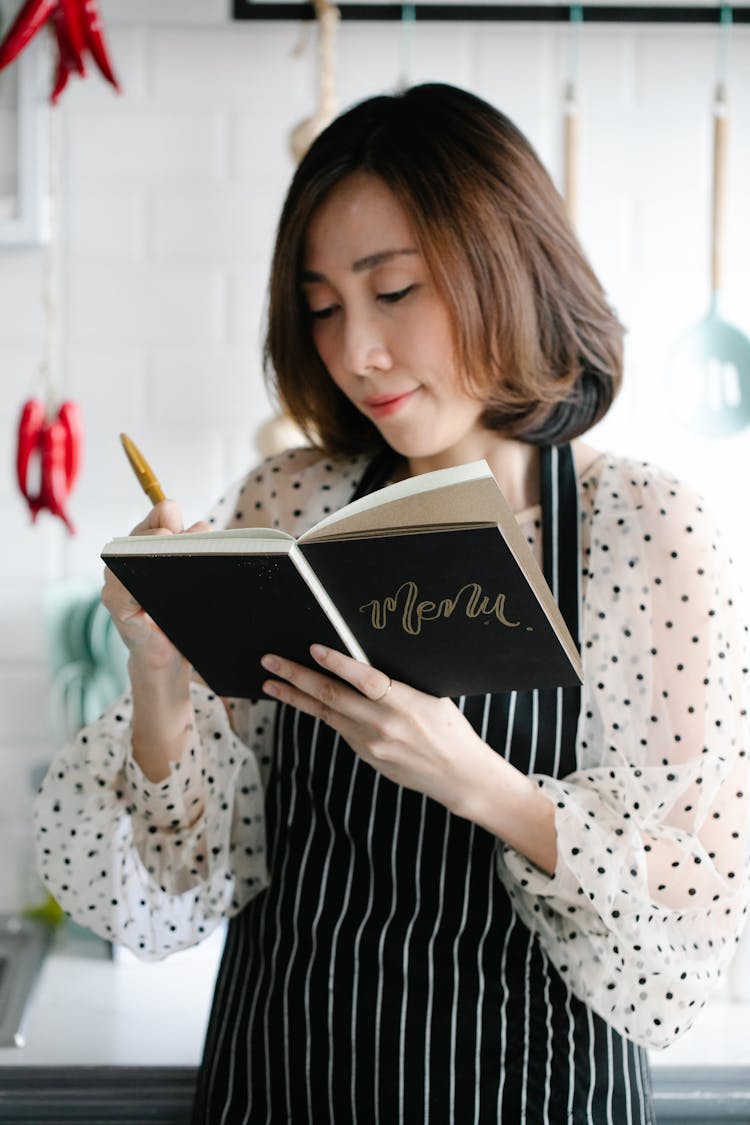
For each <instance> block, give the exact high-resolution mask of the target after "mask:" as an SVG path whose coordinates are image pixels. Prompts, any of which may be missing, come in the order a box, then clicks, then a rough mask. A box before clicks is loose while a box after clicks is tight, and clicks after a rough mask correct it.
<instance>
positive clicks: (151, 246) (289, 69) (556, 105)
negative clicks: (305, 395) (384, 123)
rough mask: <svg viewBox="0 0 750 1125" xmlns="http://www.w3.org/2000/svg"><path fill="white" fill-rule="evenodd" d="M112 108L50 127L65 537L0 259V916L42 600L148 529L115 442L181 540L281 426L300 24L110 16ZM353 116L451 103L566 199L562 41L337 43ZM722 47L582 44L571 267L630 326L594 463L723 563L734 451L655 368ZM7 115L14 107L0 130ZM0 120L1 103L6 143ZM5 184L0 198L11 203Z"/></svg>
mask: <svg viewBox="0 0 750 1125" xmlns="http://www.w3.org/2000/svg"><path fill="white" fill-rule="evenodd" d="M102 7H103V13H104V19H105V24H106V29H107V35H108V38H109V42H110V46H111V53H112V56H113V59H114V62H115V65H116V69H117V71H118V73H119V75H120V77H121V80H122V85H123V94H122V96H117V95H116V94H115V93H114V92H113V91H112V90H111V88H110V87H109V86H108V85H107V84H106V83H105V82H104V81H103V80H102V79H101V78H100V77H99V76H98V74H97V73H96V72H95V71H94V69H93V67H92V68H91V73H90V77H89V78H88V79H87V80H86V81H83V82H82V81H79V80H77V79H76V78H73V79H72V80H71V85H70V88H69V89H68V91H66V93H65V95H64V96H63V99H62V102H61V108H60V109H59V110H58V111H57V112H58V113H59V114H60V115H61V118H62V133H63V160H64V168H63V188H64V198H63V202H62V241H63V267H62V283H63V291H62V297H63V354H62V380H63V390H64V392H65V393H66V394H67V395H70V396H72V397H75V398H77V399H78V401H79V402H80V403H81V406H82V409H83V412H84V417H85V422H86V434H87V441H86V454H85V463H84V468H83V474H82V477H81V480H80V482H79V484H78V486H77V488H76V491H75V494H74V497H73V500H72V504H71V507H72V512H73V515H74V518H75V521H76V523H77V525H78V528H79V532H78V535H77V536H76V537H75V538H70V537H69V536H68V535H67V533H66V531H65V529H64V528H63V527H62V525H61V524H59V522H57V521H54V520H52V519H51V518H50V517H48V516H46V515H42V516H41V517H40V519H39V521H38V522H37V524H36V525H35V526H32V525H31V523H30V521H29V518H28V516H27V513H26V511H25V508H24V505H23V503H22V501H21V499H20V497H19V496H18V494H17V491H16V489H15V486H14V483H13V454H14V432H15V422H16V418H17V414H18V411H19V409H20V406H21V403H22V402H23V400H24V399H25V398H27V397H28V396H29V394H30V393H31V392H32V391H33V390H34V389H35V385H36V383H35V381H36V373H37V369H38V364H39V361H40V359H41V356H42V352H43V347H44V325H45V322H44V312H43V307H42V303H41V292H42V275H43V266H44V260H45V255H44V251H43V250H42V249H39V248H22V249H18V248H3V247H0V371H1V372H2V391H1V392H0V424H1V425H2V429H3V432H4V434H5V437H4V439H3V440H2V443H1V447H2V449H3V451H4V452H3V465H4V468H3V472H2V474H0V526H1V527H2V529H3V532H2V543H3V549H2V551H0V769H2V780H3V784H2V787H1V792H2V795H1V796H0V849H2V852H3V856H4V863H3V864H2V869H0V910H4V909H12V908H14V907H17V906H19V905H24V901H25V898H26V897H28V895H29V894H31V893H34V892H32V891H31V890H30V889H29V888H30V886H31V883H30V880H29V879H28V877H27V874H25V872H27V868H28V847H27V844H28V815H29V806H30V800H31V781H30V778H31V774H32V771H33V769H34V767H35V766H37V765H38V763H39V762H42V761H45V760H47V759H48V758H49V756H50V754H51V753H52V751H53V750H54V747H55V738H56V735H55V734H54V728H53V722H52V716H51V706H50V704H49V696H50V690H49V678H48V671H47V654H46V641H45V630H44V623H43V617H42V610H41V598H42V592H43V590H44V588H45V585H46V584H47V583H49V582H51V581H55V580H58V579H64V578H68V577H72V576H90V577H91V578H92V580H96V579H97V577H98V576H99V575H100V572H101V564H100V561H99V550H100V548H101V546H102V544H103V543H104V541H105V540H106V539H107V538H109V537H110V536H111V535H113V534H119V533H122V532H125V531H127V530H128V529H129V528H130V527H131V526H132V525H133V524H134V523H136V522H137V520H138V519H140V518H141V515H142V513H143V511H144V501H143V499H142V497H141V496H140V494H139V493H138V490H137V487H136V485H135V483H134V481H133V479H132V477H131V474H130V470H129V469H128V467H127V465H126V463H125V461H124V458H123V456H122V453H121V451H120V448H119V442H118V434H119V432H120V430H123V429H126V430H127V431H128V432H130V433H131V435H132V436H133V437H134V438H135V440H136V441H137V442H139V443H140V444H141V445H142V447H143V449H144V451H145V452H146V453H147V455H148V456H149V457H150V458H151V460H152V461H153V463H154V466H155V468H156V469H157V471H158V473H159V474H160V476H161V477H162V480H163V483H164V485H165V487H166V490H167V492H168V493H169V494H170V495H172V496H175V497H178V498H179V499H180V500H181V502H182V504H183V506H184V510H185V514H186V517H187V518H188V519H190V520H192V519H196V518H199V517H200V516H201V514H202V513H203V512H204V511H205V510H206V508H207V507H208V506H209V505H210V504H211V503H212V501H213V500H214V499H216V497H217V496H218V495H219V494H220V492H221V490H222V488H223V486H224V485H225V483H226V482H227V481H228V480H230V479H233V478H235V477H237V476H239V475H240V473H241V472H242V471H243V470H244V468H245V467H247V466H248V465H249V464H250V463H251V462H252V461H253V460H254V459H255V458H256V453H255V450H254V444H253V437H254V433H255V431H256V429H257V427H258V426H259V425H260V424H261V423H262V421H263V420H264V419H265V418H267V417H268V416H269V414H270V412H271V406H270V404H269V402H268V399H267V396H266V392H265V390H264V385H263V381H262V375H261V334H262V321H263V309H264V301H265V281H266V273H267V268H268V262H269V257H270V253H271V249H272V244H273V235H274V227H275V223H276V219H277V216H278V212H279V208H280V205H281V202H282V198H283V195H284V191H285V188H286V185H287V182H288V180H289V177H290V175H291V173H292V170H293V165H292V159H291V156H290V154H289V147H288V137H289V134H290V132H291V130H292V129H293V127H294V126H295V125H296V124H297V123H298V122H299V121H300V120H302V119H303V118H305V117H307V116H309V115H310V114H311V112H312V111H313V109H314V105H315V81H316V78H315V76H316V51H315V40H314V36H312V35H311V34H310V28H309V26H307V25H301V24H297V23H294V22H283V21H280V22H275V23H260V22H245V23H231V22H230V21H229V19H228V15H227V12H228V9H229V4H228V3H227V2H226V0H104V2H103V5H102ZM337 53H338V75H339V81H338V88H339V100H340V104H341V105H342V106H345V105H348V104H351V103H352V102H353V101H355V100H358V99H359V98H361V97H365V96H368V95H370V94H374V93H378V92H382V91H388V90H391V89H393V88H394V87H395V86H396V84H397V83H398V81H399V80H400V79H402V78H405V79H407V80H408V81H411V82H417V81H431V80H438V81H440V80H442V81H448V82H453V83H457V84H460V85H464V86H466V87H468V88H469V89H472V90H474V91H475V92H476V93H478V94H480V95H481V96H483V97H486V98H488V99H490V100H492V101H494V102H495V104H497V105H498V106H500V108H502V109H504V110H505V111H506V112H507V113H508V114H509V115H510V116H511V117H512V118H513V119H514V120H515V121H516V122H517V123H518V125H519V126H520V127H521V128H522V129H523V130H524V131H525V132H526V133H527V135H528V136H529V137H530V139H531V140H532V142H533V143H534V144H535V145H536V147H537V149H538V151H539V154H540V156H541V157H542V159H543V161H544V162H545V164H546V165H547V167H548V169H549V170H550V172H551V174H552V176H553V178H554V179H555V182H557V183H558V184H559V183H560V178H561V161H562V143H561V142H562V110H561V107H562V97H563V86H564V83H565V80H566V78H567V77H568V75H569V70H568V67H569V59H570V58H571V44H570V37H569V31H568V28H566V27H564V26H557V25H555V26H553V25H543V24H533V25H532V24H525V25H512V24H494V25H493V24H486V23H478V24H474V25H472V24H462V25H459V24H441V23H421V22H420V23H418V24H417V26H416V29H415V30H414V32H413V34H412V35H411V36H410V38H408V39H405V38H404V36H403V33H402V31H401V29H400V28H399V26H398V25H397V24H395V23H393V24H390V23H388V24H386V23H375V24H370V25H367V24H360V23H352V22H349V23H344V24H342V25H341V28H340V34H339V40H338V52H337ZM717 60H718V46H717V31H716V29H715V28H712V27H673V26H669V27H642V26H637V27H636V26H619V27H617V26H605V25H589V26H588V27H584V28H583V30H582V32H581V34H580V50H579V53H578V68H577V71H576V81H577V86H578V94H579V101H580V112H581V145H582V151H581V188H580V191H581V218H580V230H581V237H582V240H583V243H584V245H585V247H586V249H587V251H588V252H589V254H590V256H591V258H592V261H593V263H594V265H595V267H596V269H597V270H598V271H599V273H600V276H601V277H602V280H603V281H604V283H605V286H606V288H607V290H608V292H609V294H610V297H611V300H612V301H613V303H614V305H615V306H616V307H617V309H618V311H619V312H620V314H621V316H622V317H623V319H624V321H625V322H626V324H627V325H628V327H629V330H630V332H629V337H628V345H627V347H628V360H629V365H628V368H629V369H628V378H627V382H626V386H625V389H624V391H623V394H622V396H621V398H620V400H619V402H618V404H617V407H616V409H615V410H614V411H613V413H612V416H611V418H610V419H609V420H608V421H606V422H605V423H604V424H603V425H602V426H601V427H600V430H599V434H598V435H597V436H598V439H599V442H600V443H601V444H607V445H610V446H611V447H614V448H616V449H619V450H622V451H630V452H634V453H636V454H638V455H642V456H644V457H649V458H651V459H652V460H655V461H657V462H660V463H662V464H667V465H672V466H673V467H674V468H675V469H676V470H677V471H679V472H681V473H682V474H683V475H684V476H686V477H688V479H691V480H693V481H694V482H695V483H697V484H698V485H699V486H701V487H703V488H704V490H705V491H706V492H707V493H708V494H709V496H710V498H711V500H712V502H713V504H714V506H715V507H716V508H717V510H718V511H719V515H720V517H722V518H724V519H725V522H726V523H727V530H728V533H729V534H730V538H731V537H732V536H734V537H735V541H736V547H737V553H738V554H739V556H740V557H741V558H742V559H745V560H748V561H750V551H748V548H747V544H746V543H745V541H744V540H743V539H742V536H741V533H740V531H739V530H738V529H737V525H738V524H739V522H740V521H739V520H734V519H733V516H734V515H735V512H736V509H737V507H738V505H740V504H741V503H742V499H741V493H740V488H741V487H742V482H743V478H744V476H745V472H746V469H745V467H746V465H747V457H748V451H749V449H750V445H749V439H748V436H747V435H746V434H744V433H743V434H740V435H738V436H737V437H736V438H733V439H731V440H729V441H725V442H722V443H711V442H709V441H707V440H704V439H700V438H696V437H693V436H690V435H688V434H686V433H684V432H681V431H679V430H678V429H676V428H674V429H672V428H670V426H669V421H668V412H667V411H665V401H666V400H665V397H664V388H665V387H666V376H665V372H666V370H667V360H668V356H669V351H670V348H671V346H672V343H673V341H674V340H675V338H676V336H677V335H678V334H679V332H680V331H681V329H682V328H683V327H685V326H687V325H689V324H690V323H692V322H693V321H694V320H696V319H697V318H698V317H699V316H700V315H701V314H702V312H703V311H704V310H705V307H706V305H707V300H708V229H709V226H708V216H709V182H710V138H711V131H710V107H711V99H712V89H713V85H714V81H715V77H716V71H717ZM729 65H730V69H729V93H730V99H731V130H732V131H731V145H730V183H729V213H728V216H727V229H728V236H729V237H728V245H727V250H726V258H725V299H724V308H725V311H726V314H727V315H728V316H729V317H730V318H731V319H733V320H734V321H735V322H736V323H737V324H739V325H740V327H742V328H743V329H744V330H745V331H747V332H750V313H748V306H747V300H746V295H747V291H748V281H749V274H748V269H749V267H748V262H749V261H750V209H748V208H747V206H746V200H747V199H748V198H750V28H748V27H745V26H737V27H735V28H734V29H733V33H732V37H731V47H730V63H729ZM10 108H12V107H10ZM13 129H14V126H13V119H12V114H10V112H8V106H7V105H6V101H4V100H3V97H2V93H1V91H0V140H2V143H3V150H4V151H7V149H8V147H9V145H10V144H11V143H12V138H13ZM2 182H3V181H2V180H1V179H0V187H2Z"/></svg>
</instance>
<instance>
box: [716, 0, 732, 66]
mask: <svg viewBox="0 0 750 1125" xmlns="http://www.w3.org/2000/svg"><path fill="white" fill-rule="evenodd" d="M731 28H732V5H731V4H722V5H721V12H720V14H719V65H718V75H717V79H718V83H719V85H720V86H725V85H726V81H727V74H728V72H729V36H730V33H731Z"/></svg>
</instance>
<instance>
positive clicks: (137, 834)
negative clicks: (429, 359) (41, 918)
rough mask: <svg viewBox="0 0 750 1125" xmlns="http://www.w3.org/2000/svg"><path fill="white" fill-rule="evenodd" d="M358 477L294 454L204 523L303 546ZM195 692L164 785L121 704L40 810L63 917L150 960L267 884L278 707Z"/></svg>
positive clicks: (37, 815) (59, 774) (85, 737)
mask: <svg viewBox="0 0 750 1125" xmlns="http://www.w3.org/2000/svg"><path fill="white" fill-rule="evenodd" d="M362 468H363V462H362V461H361V460H357V459H352V460H349V461H346V462H339V461H336V462H334V461H329V460H326V459H325V458H322V457H321V455H320V453H318V452H316V451H315V450H312V449H300V450H290V451H287V452H286V453H284V454H280V455H279V456H277V457H272V458H268V459H267V460H266V461H265V462H264V463H263V464H262V465H260V466H258V467H257V468H256V469H254V470H253V471H252V472H251V473H249V474H248V475H247V476H245V477H243V478H242V479H241V480H240V481H238V482H236V484H234V485H233V486H232V487H231V488H230V489H229V490H228V491H227V492H226V494H225V495H224V496H223V497H222V498H221V499H220V500H219V501H218V503H217V505H216V506H215V508H214V510H213V512H211V513H210V514H209V520H210V522H211V523H212V524H214V525H216V526H229V527H248V526H256V527H257V526H266V527H282V528H284V529H285V530H287V531H289V532H291V533H292V534H294V535H298V534H300V533H301V532H302V531H304V530H305V529H306V528H307V527H309V526H310V525H311V524H312V523H314V522H316V521H317V520H319V519H320V518H321V517H322V516H323V515H326V514H328V513H329V512H330V511H332V510H334V509H335V508H336V507H339V506H340V505H341V504H342V503H345V502H346V500H347V499H348V497H349V494H350V492H351V489H352V487H353V485H354V484H355V483H356V481H357V479H358V476H359V474H360V473H361V470H362ZM191 691H192V702H193V720H192V730H191V737H190V741H189V745H188V747H187V748H186V750H185V752H184V754H183V757H182V759H181V760H180V761H179V762H177V763H175V764H174V765H173V766H172V768H171V770H170V774H169V776H168V777H167V778H166V779H165V781H164V782H157V783H154V782H150V781H148V779H147V778H146V777H145V776H144V774H143V773H142V772H141V770H140V768H139V767H138V765H137V763H136V762H135V761H134V759H133V756H132V752H131V712H132V707H131V701H130V699H129V698H128V697H127V696H124V697H123V698H121V699H120V700H118V701H117V702H116V703H115V704H114V705H113V706H112V707H111V708H110V709H109V710H108V711H107V712H106V713H105V714H104V715H102V717H101V718H100V719H98V720H97V721H96V722H95V723H92V724H91V725H90V726H88V727H86V728H84V730H82V731H81V732H80V734H79V735H78V737H77V738H76V739H75V741H74V742H73V743H71V744H70V745H69V746H67V747H65V748H64V749H63V750H61V751H60V753H59V754H58V755H57V756H56V757H55V759H54V760H53V762H52V764H51V766H50V767H49V770H48V772H47V775H46V777H45V780H44V782H43V785H42V787H41V789H40V791H39V793H38V794H37V797H36V799H35V802H34V824H35V843H36V851H37V860H38V867H39V870H40V873H41V875H42V878H43V879H44V881H45V883H46V884H47V886H48V887H49V889H50V891H51V892H52V893H53V894H54V895H55V897H56V898H57V900H58V902H59V903H60V905H61V906H62V907H63V908H64V909H65V910H66V911H67V912H68V913H69V914H70V915H71V916H72V917H73V918H75V920H76V921H77V922H80V923H82V924H83V925H85V926H88V927H89V928H90V929H92V930H94V931H95V932H96V933H99V934H101V935H102V936H103V937H105V938H107V939H109V940H112V941H116V942H119V943H121V944H123V945H126V946H128V947H129V948H130V949H132V950H133V951H134V952H135V953H136V954H137V955H138V956H139V957H141V958H144V959H147V960H148V959H158V958H161V957H165V956H166V955H167V954H169V953H172V952H174V951H176V950H178V949H184V948H186V947H188V946H190V945H195V944H196V943H197V942H199V941H201V940H202V939H203V938H204V937H205V936H207V935H208V933H210V931H211V930H212V929H214V928H215V927H216V925H218V923H219V922H220V921H221V920H222V919H223V918H226V917H229V916H230V915H232V914H235V913H237V912H238V911H239V910H241V909H242V907H243V906H244V905H245V903H246V902H248V901H249V900H250V899H251V898H252V897H253V896H254V895H256V894H258V893H259V892H260V891H262V890H263V888H264V887H265V886H266V885H267V882H268V875H267V871H266V857H265V827H264V791H265V786H266V782H267V778H268V773H269V770H270V766H271V757H272V744H273V730H274V720H275V713H276V704H275V702H274V701H272V700H270V699H266V700H259V701H257V702H251V701H249V700H244V699H236V700H226V701H225V700H221V699H219V698H217V697H216V696H215V695H214V694H213V693H212V692H210V691H209V690H208V689H207V688H206V687H205V686H204V685H202V684H194V685H193V686H192V688H191Z"/></svg>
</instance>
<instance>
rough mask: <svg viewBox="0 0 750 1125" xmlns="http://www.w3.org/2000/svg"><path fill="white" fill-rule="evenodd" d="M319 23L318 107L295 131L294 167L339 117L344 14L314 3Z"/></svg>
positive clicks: (317, 0) (320, 1) (320, 2)
mask: <svg viewBox="0 0 750 1125" xmlns="http://www.w3.org/2000/svg"><path fill="white" fill-rule="evenodd" d="M314 6H315V17H316V20H317V24H318V49H319V73H318V79H319V85H318V108H317V110H316V111H315V113H314V114H313V115H312V117H306V118H305V120H304V121H300V123H299V125H296V126H295V128H294V129H293V130H292V135H291V137H290V138H289V145H290V148H291V150H292V156H293V157H294V162H295V164H299V162H300V160H301V159H302V157H303V156H304V155H305V153H306V152H307V150H308V148H309V147H310V145H311V144H312V142H313V141H314V140H315V138H316V137H317V135H318V133H322V132H323V130H324V129H325V127H326V125H330V123H331V121H333V119H334V117H335V116H336V112H337V109H338V102H337V97H336V32H337V30H338V25H339V21H340V19H341V13H340V12H339V10H338V8H337V7H336V5H335V4H331V3H330V2H329V0H314Z"/></svg>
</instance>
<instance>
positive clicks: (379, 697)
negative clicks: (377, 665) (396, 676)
mask: <svg viewBox="0 0 750 1125" xmlns="http://www.w3.org/2000/svg"><path fill="white" fill-rule="evenodd" d="M392 687H393V680H392V679H391V678H390V677H389V678H388V687H387V688H386V689H385V691H384V692H383V694H382V695H379V696H378V697H377V699H373V701H372V702H373V703H382V702H383V700H384V699H385V697H386V695H387V694H388V692H389V691H390V690H391V688H392Z"/></svg>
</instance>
